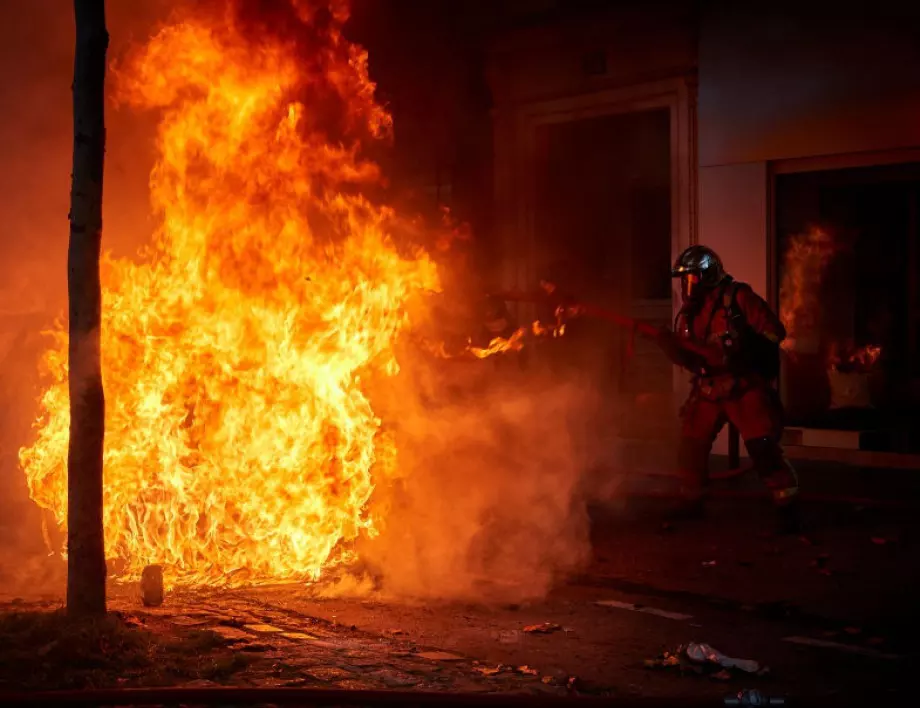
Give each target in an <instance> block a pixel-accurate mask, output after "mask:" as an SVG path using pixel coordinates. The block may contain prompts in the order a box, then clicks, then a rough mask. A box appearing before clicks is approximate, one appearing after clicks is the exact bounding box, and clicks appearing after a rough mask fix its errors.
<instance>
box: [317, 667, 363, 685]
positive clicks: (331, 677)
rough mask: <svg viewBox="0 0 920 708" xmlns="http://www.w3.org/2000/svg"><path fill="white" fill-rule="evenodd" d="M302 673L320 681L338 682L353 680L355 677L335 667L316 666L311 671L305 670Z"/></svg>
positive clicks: (349, 672)
mask: <svg viewBox="0 0 920 708" xmlns="http://www.w3.org/2000/svg"><path fill="white" fill-rule="evenodd" d="M304 673H305V674H306V675H307V676H312V677H313V678H315V679H319V680H320V681H338V680H341V679H348V678H355V675H354V674H353V673H352V672H351V671H346V670H345V669H340V668H338V667H336V666H318V667H316V668H313V669H307V670H306V671H304Z"/></svg>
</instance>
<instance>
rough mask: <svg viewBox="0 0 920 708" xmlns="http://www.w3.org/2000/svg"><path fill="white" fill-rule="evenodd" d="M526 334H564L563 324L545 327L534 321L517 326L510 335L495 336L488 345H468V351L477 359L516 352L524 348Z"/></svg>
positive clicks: (537, 335) (536, 335)
mask: <svg viewBox="0 0 920 708" xmlns="http://www.w3.org/2000/svg"><path fill="white" fill-rule="evenodd" d="M528 334H531V335H533V336H534V337H545V336H551V337H561V336H562V335H563V334H565V325H564V324H560V325H558V326H555V327H545V326H544V325H542V324H540V322H534V323H533V324H532V325H530V327H519V328H518V329H517V330H515V331H514V332H513V333H512V334H511V336H510V337H495V339H493V340H492V341H491V342H489V346H488V347H474V346H470V347H468V349H469V351H470V353H471V354H472V355H473V356H475V357H476V358H478V359H485V358H486V357H489V356H492V355H493V354H502V353H504V352H508V351H512V352H518V351H520V350H521V349H523V348H524V341H525V339H526V337H527V335H528Z"/></svg>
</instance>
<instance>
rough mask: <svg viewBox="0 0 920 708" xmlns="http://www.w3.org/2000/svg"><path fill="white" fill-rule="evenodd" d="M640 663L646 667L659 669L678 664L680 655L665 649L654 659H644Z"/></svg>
mask: <svg viewBox="0 0 920 708" xmlns="http://www.w3.org/2000/svg"><path fill="white" fill-rule="evenodd" d="M642 663H643V665H644V666H645V668H647V669H661V668H665V667H668V666H680V657H678V655H677V654H672V653H671V652H669V651H665V652H662V653H661V654H659V655H658V656H656V657H655V658H654V659H646V660H645V661H644V662H642Z"/></svg>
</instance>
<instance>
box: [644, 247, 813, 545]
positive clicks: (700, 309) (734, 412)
mask: <svg viewBox="0 0 920 708" xmlns="http://www.w3.org/2000/svg"><path fill="white" fill-rule="evenodd" d="M671 276H672V277H673V278H679V279H680V290H681V309H680V312H679V313H678V315H677V317H676V319H675V325H674V332H673V333H672V332H669V331H666V332H665V333H664V334H663V336H662V341H661V342H660V343H661V344H662V346H663V348H664V349H665V351H666V352H667V353H668V355H669V357H670V358H671V359H672V361H674V362H675V363H676V364H678V365H680V366H682V367H683V368H685V369H687V370H688V371H690V372H691V373H692V374H693V379H692V390H691V393H690V396H689V398H688V399H687V402H686V403H685V404H684V406H683V408H682V409H681V439H680V447H679V453H678V455H679V457H678V468H679V473H680V478H681V484H682V495H681V496H682V499H683V504H682V507H681V512H682V513H681V514H680V515H683V516H696V515H700V514H701V513H702V512H703V506H704V500H705V497H704V486H705V485H706V482H707V476H708V463H709V454H710V451H711V450H712V445H713V443H714V442H715V439H716V436H717V435H718V434H719V431H720V430H721V429H722V427H723V426H724V425H725V423H726V422H730V423H732V424H733V425H734V426H735V427H736V428H737V429H738V430H739V432H740V434H741V437H742V439H743V440H744V444H745V447H746V448H747V451H748V454H749V455H750V457H751V460H752V462H753V466H754V469H755V471H756V472H757V473H758V475H759V476H760V477H761V479H762V480H763V481H764V482H765V483H766V485H767V487H768V488H769V489H770V491H771V493H772V496H773V501H774V504H775V505H776V507H777V509H778V511H779V524H780V530H781V531H782V532H794V531H795V530H796V528H797V527H798V523H799V520H798V500H797V493H798V480H797V477H796V473H795V470H794V469H793V467H792V465H790V463H789V461H788V460H787V459H786V458H785V456H784V454H783V451H782V448H781V447H780V437H781V435H782V431H783V408H782V403H781V402H780V400H779V396H778V394H777V392H776V389H775V388H774V386H773V384H774V382H775V379H776V377H777V376H778V373H779V344H780V342H781V341H782V340H783V339H784V338H785V336H786V331H785V328H784V327H783V325H782V323H781V322H780V320H779V318H778V317H777V316H776V314H775V313H774V312H773V311H772V310H771V309H770V306H769V305H768V304H767V303H766V302H765V301H764V300H763V299H762V298H761V297H760V296H758V295H757V294H756V293H755V292H754V291H753V290H752V289H751V287H750V286H749V285H747V284H745V283H741V282H738V281H736V280H734V279H733V278H732V277H731V276H730V275H728V274H727V273H726V272H725V269H724V268H723V266H722V261H721V259H720V258H719V256H718V255H717V254H716V253H715V252H714V251H713V250H712V249H710V248H707V247H705V246H691V247H690V248H688V249H686V250H685V251H684V252H683V253H682V254H681V255H680V257H678V259H677V261H676V262H675V263H674V267H673V268H672V270H671ZM682 342H683V343H685V344H686V343H692V344H695V345H702V346H701V347H700V346H697V347H696V348H695V351H694V352H692V353H691V352H689V351H688V350H687V349H686V348H682V347H681V343H682ZM700 351H703V352H705V354H700Z"/></svg>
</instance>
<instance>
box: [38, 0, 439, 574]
mask: <svg viewBox="0 0 920 708" xmlns="http://www.w3.org/2000/svg"><path fill="white" fill-rule="evenodd" d="M293 4H294V7H295V8H296V9H297V12H298V17H299V18H300V20H301V21H303V22H308V21H311V19H312V18H313V15H312V14H311V13H310V12H309V11H308V8H306V4H305V3H304V2H302V0H293ZM333 5H334V7H333V8H332V12H331V19H330V18H328V17H327V18H325V19H324V22H325V23H327V25H324V30H323V32H324V34H323V37H324V44H323V46H322V47H319V48H316V49H315V57H313V59H314V60H313V61H311V62H305V61H303V60H302V57H298V56H297V54H296V52H295V50H294V46H293V45H292V44H289V43H286V42H285V41H283V40H281V39H278V38H273V37H272V36H271V35H268V34H263V35H262V36H261V37H260V38H259V41H258V42H252V41H249V40H248V39H247V36H246V33H245V27H244V25H243V23H242V22H241V21H240V20H239V19H238V18H236V17H234V16H233V14H232V13H228V14H227V16H226V17H222V18H219V19H218V20H217V21H214V20H209V19H207V18H206V17H205V16H204V15H199V16H195V17H189V18H185V19H184V20H183V21H181V22H177V23H175V24H172V25H171V26H168V27H166V28H165V29H163V30H162V31H160V32H159V33H158V34H157V35H156V36H155V37H154V38H153V39H152V40H151V41H150V42H149V43H148V44H147V45H146V47H145V48H144V49H143V51H141V52H140V53H139V54H138V56H137V57H136V58H135V60H134V61H133V62H132V63H131V64H130V65H129V67H128V69H127V71H125V72H124V73H120V74H119V75H118V79H119V84H120V89H121V93H122V96H123V98H124V99H125V100H126V101H128V102H129V103H130V104H132V105H134V106H138V107H151V108H157V109H160V110H161V111H162V119H161V121H160V124H159V130H158V139H157V145H158V151H159V157H158V160H157V162H156V165H155V167H154V169H153V172H152V174H151V177H150V192H151V200H152V205H153V208H154V210H155V212H156V213H157V214H158V215H159V217H160V220H161V221H160V224H161V225H160V227H159V230H158V233H157V235H156V237H155V240H154V243H153V244H152V245H151V246H150V247H149V248H148V249H147V250H146V251H145V252H144V253H142V254H141V259H140V262H139V263H134V262H129V261H127V260H120V259H116V258H113V257H110V256H105V258H104V262H103V288H104V310H103V323H102V358H103V362H102V363H103V371H104V377H105V387H106V396H107V400H108V405H107V413H106V449H105V506H104V520H105V530H106V553H107V556H108V557H109V558H113V559H120V560H121V561H122V562H123V563H124V569H125V570H124V576H125V578H126V579H133V578H137V577H139V575H140V573H141V570H142V569H143V568H144V566H146V565H148V564H152V563H157V564H161V565H163V566H164V567H165V569H166V571H167V578H168V580H169V581H170V583H183V584H186V583H201V582H208V583H210V584H240V583H244V582H246V583H258V582H269V581H277V580H284V579H301V578H305V579H316V578H318V577H319V576H320V574H321V572H322V571H323V569H324V568H326V567H328V566H329V565H331V564H333V563H335V562H338V561H342V560H345V559H347V558H348V554H349V552H348V551H346V550H343V549H345V548H347V546H348V542H349V541H351V540H353V539H355V538H356V537H357V536H358V535H359V534H360V533H367V534H373V533H374V530H375V523H376V521H377V520H375V519H374V518H371V517H370V516H369V514H368V511H367V504H368V501H369V499H370V497H371V494H372V492H373V490H374V487H375V483H378V482H379V481H381V480H386V479H387V478H389V477H391V476H392V475H394V474H395V473H396V470H395V467H396V465H395V461H394V460H395V447H394V443H393V441H392V440H391V439H390V438H388V437H387V436H386V435H384V434H383V432H382V431H381V422H380V420H379V419H378V418H377V416H376V415H375V413H374V410H373V409H372V406H371V402H370V400H369V398H368V396H367V395H366V393H365V388H364V382H365V380H367V379H370V377H372V376H375V375H376V376H380V375H394V374H395V373H396V372H397V371H398V362H397V361H396V358H395V354H394V343H395V340H396V339H397V337H398V336H399V335H400V333H401V332H403V331H404V330H405V329H406V328H407V327H408V326H409V325H410V314H409V313H410V303H411V301H412V298H413V296H414V295H416V294H418V293H421V292H423V291H428V290H437V289H438V288H439V279H438V274H437V270H436V268H435V266H434V264H433V262H432V261H431V259H430V258H429V257H428V256H427V254H426V253H425V252H424V251H422V250H420V249H417V248H416V249H414V250H411V251H410V252H406V249H404V248H397V245H396V244H395V243H394V240H393V237H392V235H391V234H392V233H393V228H395V227H394V226H393V224H394V222H395V221H396V215H395V214H394V213H393V212H392V211H391V210H389V209H387V208H381V207H378V206H375V205H374V204H372V203H371V202H370V201H368V200H367V199H366V198H364V197H363V196H361V194H360V191H359V190H360V187H361V185H373V184H375V183H376V182H377V181H378V180H379V172H378V168H377V166H376V165H375V164H373V163H371V162H369V161H366V160H362V159H361V158H360V157H359V148H360V143H359V140H360V138H359V137H357V136H359V135H365V136H366V135H369V136H371V137H372V138H384V137H386V136H387V135H388V132H389V128H390V118H389V116H388V115H387V113H386V112H385V111H384V110H383V109H382V108H381V107H380V106H378V105H377V104H376V103H375V102H374V100H373V93H374V85H373V83H371V81H370V80H369V78H368V73H367V57H366V54H365V53H364V52H363V51H362V50H360V49H359V48H358V47H355V46H353V45H350V44H349V43H347V42H346V41H345V39H344V38H343V37H342V35H341V32H340V30H341V27H342V24H343V23H344V22H345V20H346V19H347V9H346V8H347V6H346V4H345V3H343V2H340V1H339V0H336V1H335V2H334V3H333ZM228 6H229V3H228ZM228 18H229V19H228ZM317 31H319V30H317ZM330 95H331V96H332V98H333V99H335V100H337V101H338V102H339V103H341V106H342V107H343V110H341V111H340V112H339V113H338V114H336V115H337V122H338V124H339V126H338V127H339V128H341V130H342V132H343V134H344V135H345V136H346V138H347V139H345V140H341V141H334V140H330V139H329V138H327V137H326V132H325V131H324V129H322V128H321V127H320V126H321V125H322V122H323V120H322V118H323V116H322V112H321V110H320V108H321V106H320V105H319V103H320V101H321V100H329V96H330ZM303 96H311V97H313V99H315V102H316V104H317V105H314V104H313V103H306V102H304V99H302V98H299V97H303ZM349 136H350V138H349ZM66 344H67V340H66V330H65V329H64V327H63V326H60V327H58V328H57V330H56V332H55V333H54V345H53V347H52V348H51V349H50V351H48V352H47V354H46V356H45V357H44V368H45V369H46V371H47V373H48V374H49V376H50V385H49V386H48V388H47V389H46V390H45V391H44V393H43V394H42V396H41V399H40V406H41V415H40V418H39V421H38V423H37V439H36V440H35V442H34V443H33V444H32V445H31V446H29V447H27V448H24V449H23V450H22V451H21V453H20V460H21V464H22V467H23V469H24V471H25V474H26V476H27V479H28V484H29V489H30V493H31V495H32V498H33V499H34V500H35V501H36V502H37V503H38V504H39V505H40V506H42V507H44V508H46V509H49V510H50V511H51V512H53V514H54V516H55V518H56V519H57V521H58V523H59V524H60V525H61V526H62V528H63V526H64V524H65V522H66V507H67V494H66V487H67V484H66V477H67V473H66V460H67V441H68V425H69V413H68V398H67V346H66Z"/></svg>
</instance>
